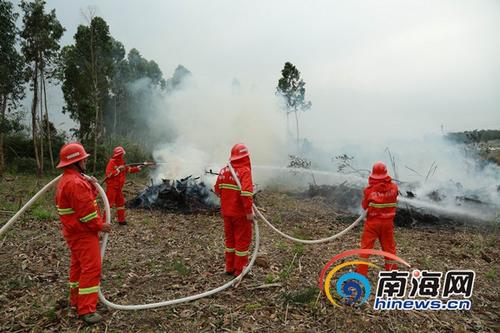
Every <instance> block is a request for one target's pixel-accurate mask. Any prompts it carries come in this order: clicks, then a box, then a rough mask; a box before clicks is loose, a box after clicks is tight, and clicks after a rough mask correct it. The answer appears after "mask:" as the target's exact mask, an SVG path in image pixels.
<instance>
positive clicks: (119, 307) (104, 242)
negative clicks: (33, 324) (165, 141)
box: [0, 163, 366, 310]
mask: <svg viewBox="0 0 500 333" xmlns="http://www.w3.org/2000/svg"><path fill="white" fill-rule="evenodd" d="M228 166H229V170H230V171H231V174H232V175H233V178H234V179H235V181H236V183H237V185H238V186H239V187H240V188H241V183H240V180H239V179H238V177H237V176H236V173H235V172H234V169H233V167H232V166H231V163H229V164H228ZM61 176H62V175H59V176H57V177H56V178H54V179H53V180H52V181H50V182H49V183H48V184H47V185H45V186H44V187H43V188H42V189H41V190H40V191H39V192H38V193H36V194H35V196H33V198H31V199H30V200H29V201H28V202H27V203H26V204H25V205H24V206H23V207H22V208H21V209H20V210H19V211H18V212H17V213H16V214H15V215H14V216H13V217H12V218H11V219H10V220H9V221H8V222H7V223H6V224H5V225H4V226H2V228H1V229H0V236H2V235H3V234H4V233H5V232H6V231H7V229H8V228H9V227H10V226H11V225H12V224H13V223H14V222H15V221H16V220H17V219H18V218H19V216H21V214H23V213H24V212H25V211H26V210H27V209H28V208H29V207H31V205H33V203H34V202H35V201H36V200H37V199H38V198H39V197H40V196H41V195H42V194H44V193H45V192H46V191H47V190H48V189H50V188H51V187H52V186H54V184H56V183H57V181H58V180H59V179H60V178H61ZM84 176H85V177H86V178H87V179H90V177H89V176H87V175H84ZM94 185H95V186H96V188H97V190H98V191H99V194H100V195H101V197H102V199H103V202H104V209H105V212H106V223H110V220H111V212H110V207H109V202H108V199H107V197H106V193H105V192H104V190H103V188H102V187H101V186H100V185H99V183H97V182H94ZM253 208H254V209H255V211H256V212H257V215H258V216H259V217H260V218H261V219H262V220H263V221H264V222H266V224H267V225H268V226H269V227H271V229H273V230H274V231H276V232H277V233H278V234H280V235H281V236H283V237H285V238H288V239H290V240H292V241H295V242H299V243H304V244H317V243H323V242H327V241H330V240H333V239H336V238H338V237H340V236H342V235H344V234H345V233H346V232H348V231H349V230H351V229H352V228H354V227H355V226H356V225H357V224H358V223H359V222H360V221H361V220H362V219H363V218H364V217H365V215H366V212H363V214H361V216H360V217H359V218H358V219H357V220H356V221H354V222H353V223H352V224H351V225H350V226H348V227H347V228H346V229H344V230H343V231H341V232H339V233H337V234H335V235H333V236H330V237H327V238H323V239H318V240H303V239H298V238H294V237H291V236H289V235H287V234H285V233H283V232H281V231H280V230H278V229H277V228H275V227H274V226H273V225H272V224H271V223H270V222H269V221H268V220H267V219H266V218H265V216H264V215H263V214H262V213H261V212H260V211H259V209H258V208H257V207H256V206H255V205H253ZM254 227H255V245H254V250H253V253H252V257H251V259H250V262H249V264H248V265H247V266H246V267H245V269H244V270H243V272H242V273H241V274H240V275H239V276H238V277H236V278H234V279H232V280H231V281H229V282H227V283H225V284H224V285H222V286H220V287H218V288H215V289H212V290H209V291H206V292H203V293H200V294H196V295H192V296H187V297H182V298H178V299H173V300H168V301H162V302H156V303H147V304H137V305H132V304H131V305H122V304H116V303H113V302H110V301H109V300H107V299H106V298H105V297H104V294H103V293H102V291H101V290H100V289H99V299H100V300H101V302H103V303H104V304H105V305H107V306H108V307H110V308H112V309H116V310H145V309H153V308H158V307H163V306H168V305H174V304H179V303H184V302H189V301H194V300H196V299H199V298H203V297H207V296H211V295H214V294H216V293H218V292H220V291H223V290H225V289H227V288H229V287H231V286H233V285H235V286H237V285H239V283H240V282H241V280H242V279H243V277H244V276H245V274H247V273H248V272H249V271H250V269H251V268H252V266H253V264H254V262H255V259H256V258H257V254H258V251H259V244H260V235H259V225H258V223H257V220H254ZM108 238H109V235H108V234H107V233H104V236H103V238H102V242H101V261H104V255H105V253H106V245H107V242H108Z"/></svg>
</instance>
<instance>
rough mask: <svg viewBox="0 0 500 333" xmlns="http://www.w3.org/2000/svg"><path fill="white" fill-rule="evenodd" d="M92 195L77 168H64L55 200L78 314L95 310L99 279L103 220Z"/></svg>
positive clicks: (71, 289) (89, 186)
mask: <svg viewBox="0 0 500 333" xmlns="http://www.w3.org/2000/svg"><path fill="white" fill-rule="evenodd" d="M96 196H97V191H96V189H95V188H94V187H93V185H91V184H90V183H89V182H88V181H87V180H86V179H85V178H83V176H82V175H81V174H80V173H79V172H78V171H77V170H75V169H69V168H68V169H65V170H64V173H63V176H62V178H61V180H60V181H59V183H58V184H57V190H56V198H55V199H56V206H57V211H58V213H59V218H60V220H61V223H62V233H63V236H64V238H65V239H66V243H67V244H68V247H69V249H70V250H71V263H70V272H69V286H70V304H71V306H73V307H76V308H77V311H78V315H80V316H82V315H85V314H87V313H93V312H95V310H96V304H97V292H98V290H99V283H100V278H101V254H100V251H99V235H98V233H99V231H101V230H102V226H103V222H102V219H101V217H100V213H99V208H98V206H97V202H96Z"/></svg>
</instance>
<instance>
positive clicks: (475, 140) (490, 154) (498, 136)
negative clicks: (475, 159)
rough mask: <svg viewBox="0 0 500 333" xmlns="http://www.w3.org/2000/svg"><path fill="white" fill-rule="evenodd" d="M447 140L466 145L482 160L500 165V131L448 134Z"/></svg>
mask: <svg viewBox="0 0 500 333" xmlns="http://www.w3.org/2000/svg"><path fill="white" fill-rule="evenodd" d="M445 137H446V139H448V140H450V141H451V142H454V143H458V144H466V145H467V146H469V147H470V148H471V150H473V151H475V152H476V153H477V154H478V156H479V157H481V158H482V159H485V160H488V161H492V162H494V163H496V164H498V165H500V130H473V131H465V132H453V133H448V134H446V136H445Z"/></svg>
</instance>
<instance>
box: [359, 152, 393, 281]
mask: <svg viewBox="0 0 500 333" xmlns="http://www.w3.org/2000/svg"><path fill="white" fill-rule="evenodd" d="M363 194H364V195H363V202H362V203H361V206H362V207H363V209H367V210H368V211H367V215H366V222H365V226H364V229H363V235H362V236H361V248H362V249H373V245H374V244H375V241H376V240H377V239H378V240H379V241H380V247H381V248H382V251H385V252H389V253H392V254H394V255H395V254H396V242H395V240H394V217H395V216H396V205H397V197H398V186H397V185H396V184H395V183H393V182H392V179H391V177H390V176H389V175H388V174H387V167H386V166H385V164H384V163H383V162H377V163H375V164H374V165H373V169H372V172H371V174H370V176H369V178H368V186H367V187H366V188H365V189H364V193H363ZM361 257H362V258H367V257H368V256H366V255H361ZM397 268H398V266H397V264H396V262H395V261H393V260H391V259H390V258H387V257H385V270H387V271H390V270H394V269H397ZM357 272H358V273H360V274H363V275H365V276H366V275H367V273H368V265H359V267H358V269H357Z"/></svg>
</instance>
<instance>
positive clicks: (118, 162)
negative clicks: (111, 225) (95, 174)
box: [106, 146, 142, 225]
mask: <svg viewBox="0 0 500 333" xmlns="http://www.w3.org/2000/svg"><path fill="white" fill-rule="evenodd" d="M123 155H125V149H123V147H120V146H119V147H115V149H114V150H113V157H111V159H110V160H109V162H108V165H107V166H106V196H107V197H108V201H109V205H110V206H111V207H114V208H115V209H116V215H118V224H120V225H125V224H127V222H126V221H125V196H124V195H123V192H122V190H123V185H125V177H126V174H127V173H136V172H139V171H141V168H142V166H141V165H139V166H135V167H131V166H127V165H125V161H124V159H123Z"/></svg>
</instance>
